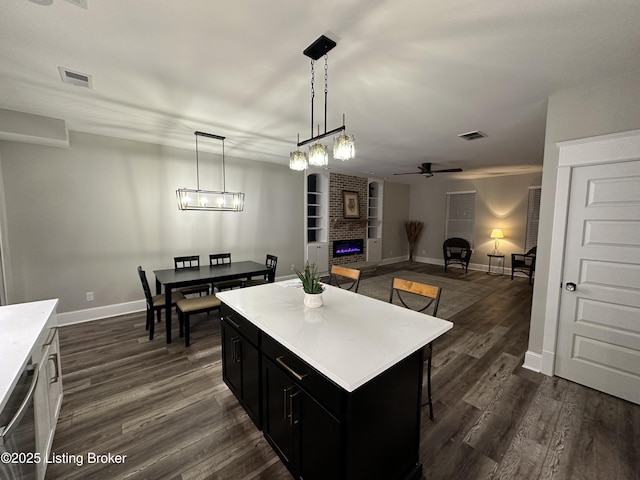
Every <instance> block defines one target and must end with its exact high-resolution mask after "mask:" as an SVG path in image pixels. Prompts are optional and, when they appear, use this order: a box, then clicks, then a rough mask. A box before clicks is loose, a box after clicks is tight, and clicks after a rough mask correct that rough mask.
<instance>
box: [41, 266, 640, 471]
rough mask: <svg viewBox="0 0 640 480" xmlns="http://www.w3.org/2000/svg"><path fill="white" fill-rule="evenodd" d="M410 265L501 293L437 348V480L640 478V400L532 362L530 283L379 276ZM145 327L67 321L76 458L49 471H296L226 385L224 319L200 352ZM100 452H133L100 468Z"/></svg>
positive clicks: (63, 453)
mask: <svg viewBox="0 0 640 480" xmlns="http://www.w3.org/2000/svg"><path fill="white" fill-rule="evenodd" d="M401 269H412V270H417V271H422V272H424V273H428V274H431V275H446V276H447V277H449V278H456V279H459V280H463V281H468V282H478V283H482V284H489V285H492V286H494V287H495V288H496V292H495V293H494V294H491V295H489V296H488V297H486V298H484V299H483V300H481V301H479V302H477V303H476V304H474V305H472V306H471V307H470V308H468V309H466V310H464V311H462V312H460V313H458V314H457V315H456V316H455V317H453V318H452V319H451V320H452V321H453V322H454V323H455V327H454V328H453V330H451V331H450V332H448V333H447V334H446V335H445V336H444V337H443V338H442V339H440V340H439V341H438V342H437V343H436V344H435V352H434V353H435V357H434V367H433V393H434V400H435V416H436V419H435V421H430V420H429V416H428V412H426V411H425V412H424V413H425V414H424V415H423V422H422V441H421V448H420V458H421V461H422V464H423V468H424V474H425V477H426V478H428V479H454V478H458V479H485V478H487V479H488V478H502V479H562V480H564V479H625V480H627V479H638V478H640V473H639V472H640V406H637V405H633V404H631V403H628V402H625V401H623V400H620V399H617V398H614V397H611V396H608V395H605V394H602V393H599V392H596V391H594V390H591V389H589V388H586V387H582V386H580V385H577V384H574V383H571V382H568V381H566V380H563V379H560V378H552V377H546V376H544V375H541V374H537V373H534V372H531V371H528V370H526V369H523V368H522V366H521V365H522V363H523V358H524V353H525V351H526V349H527V338H528V332H529V316H530V305H531V287H530V286H529V285H528V283H527V280H526V279H524V278H516V279H515V280H514V281H511V280H510V279H509V277H508V276H502V277H499V276H489V275H486V274H485V273H484V272H471V271H470V272H469V273H468V274H464V273H463V272H462V271H461V270H459V269H456V268H450V269H449V272H448V273H446V274H445V273H444V271H443V268H442V267H436V266H432V265H423V264H418V263H412V264H409V263H402V264H397V265H394V266H385V267H380V268H379V269H378V271H377V272H376V274H384V273H389V272H392V271H395V270H401ZM144 323H145V321H144V315H143V314H135V315H125V316H120V317H115V318H110V319H105V320H99V321H94V322H90V323H85V324H80V325H74V326H67V327H63V328H61V330H60V337H61V350H62V369H63V381H64V392H65V397H64V402H63V405H62V412H61V418H60V421H59V422H58V428H57V432H56V437H55V440H54V444H53V451H54V452H55V453H56V454H57V455H59V456H60V457H58V458H60V459H61V461H66V462H67V463H60V464H51V465H49V468H48V473H47V479H48V480H54V479H65V480H68V479H88V478H91V479H96V480H97V479H105V480H106V479H108V480H113V479H125V478H126V479H176V480H177V479H180V480H187V479H224V480H229V479H233V480H238V479H290V478H291V476H290V475H289V473H288V472H287V470H286V469H285V468H284V466H283V465H282V463H281V462H280V461H279V460H278V458H277V456H276V454H275V453H274V452H273V451H272V450H271V448H270V447H269V445H268V444H267V442H266V441H265V439H264V438H263V437H262V434H261V433H260V432H259V431H258V430H257V429H256V428H255V426H254V425H253V423H251V421H250V420H249V418H248V417H247V415H246V414H245V413H244V411H243V410H242V408H241V407H240V406H239V405H238V402H237V401H236V400H235V398H234V397H233V396H232V394H231V393H230V391H229V390H228V389H227V387H226V386H225V385H224V383H223V382H222V376H221V361H220V353H221V347H220V332H219V322H218V321H216V320H214V316H213V315H212V316H210V317H207V316H205V315H203V316H201V317H196V318H195V319H194V322H193V323H194V325H193V331H192V344H191V346H190V347H189V348H185V347H184V344H183V343H180V342H179V341H174V343H173V344H171V345H166V344H165V342H164V335H163V333H164V329H163V328H162V326H160V327H158V328H159V331H158V334H157V336H156V338H155V339H154V340H153V341H149V340H148V338H147V336H146V332H145V330H144ZM174 323H176V322H175V321H174ZM174 338H175V339H177V338H178V332H177V329H176V330H175V331H174ZM426 408H428V407H425V409H426ZM372 421H374V422H375V418H373V419H372ZM88 452H92V453H97V454H105V455H106V454H112V455H118V454H120V455H126V459H124V462H123V463H120V464H117V463H110V464H109V463H98V464H90V465H89V464H87V459H88V458H89V457H88ZM72 455H75V457H72ZM74 460H78V461H76V462H75V463H74ZM371 461H372V462H375V458H372V459H371ZM81 462H82V463H83V464H82V465H81V466H79V465H78V463H81ZM327 480H331V479H327ZM372 480H377V479H372ZM380 480H386V479H380Z"/></svg>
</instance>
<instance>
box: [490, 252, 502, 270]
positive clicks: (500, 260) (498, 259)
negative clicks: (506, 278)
mask: <svg viewBox="0 0 640 480" xmlns="http://www.w3.org/2000/svg"><path fill="white" fill-rule="evenodd" d="M487 256H488V257H489V269H488V271H487V275H504V255H502V254H500V253H487ZM494 258H495V259H496V262H498V265H496V268H495V271H493V272H492V271H491V260H493V259H494ZM498 269H500V271H498Z"/></svg>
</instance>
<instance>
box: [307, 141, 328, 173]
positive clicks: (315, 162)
mask: <svg viewBox="0 0 640 480" xmlns="http://www.w3.org/2000/svg"><path fill="white" fill-rule="evenodd" d="M328 164H329V152H328V149H327V147H326V146H325V145H322V144H321V143H320V142H316V143H314V144H313V145H311V146H310V147H309V165H312V166H314V167H326V166H327V165H328Z"/></svg>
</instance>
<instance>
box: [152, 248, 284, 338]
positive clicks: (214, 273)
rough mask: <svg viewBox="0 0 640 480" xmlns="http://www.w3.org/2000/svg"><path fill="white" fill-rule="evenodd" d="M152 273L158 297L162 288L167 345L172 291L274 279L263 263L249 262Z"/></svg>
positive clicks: (169, 331) (171, 269)
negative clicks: (189, 287)
mask: <svg viewBox="0 0 640 480" xmlns="http://www.w3.org/2000/svg"><path fill="white" fill-rule="evenodd" d="M153 273H154V275H155V277H156V294H157V295H160V294H161V293H162V292H163V287H164V297H165V322H166V334H167V343H171V292H172V291H173V290H175V289H178V288H182V287H188V286H191V285H198V284H202V283H211V284H213V283H214V282H221V281H225V280H238V279H246V280H251V278H252V277H257V276H261V275H266V276H267V278H268V279H269V281H270V282H273V280H274V277H275V272H274V271H273V269H272V268H269V267H268V266H266V265H265V264H264V263H258V262H254V261H250V260H247V261H240V262H231V263H224V264H220V265H204V266H200V267H194V268H167V269H164V270H154V271H153Z"/></svg>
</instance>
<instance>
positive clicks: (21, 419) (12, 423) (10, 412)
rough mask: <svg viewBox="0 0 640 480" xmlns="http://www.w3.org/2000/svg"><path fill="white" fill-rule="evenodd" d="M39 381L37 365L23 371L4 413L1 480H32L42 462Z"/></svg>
mask: <svg viewBox="0 0 640 480" xmlns="http://www.w3.org/2000/svg"><path fill="white" fill-rule="evenodd" d="M37 381H38V369H37V365H35V364H31V363H29V364H28V365H27V366H26V368H25V369H24V370H23V371H22V374H21V375H20V378H19V379H18V381H17V383H16V385H15V387H14V388H13V390H12V392H11V394H10V395H9V399H8V401H7V403H6V405H5V406H4V408H3V409H2V412H0V456H1V460H0V480H32V479H34V478H36V468H37V465H38V463H40V462H44V461H45V459H42V458H39V454H38V453H36V424H35V416H34V409H33V394H34V392H35V389H36V383H37Z"/></svg>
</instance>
